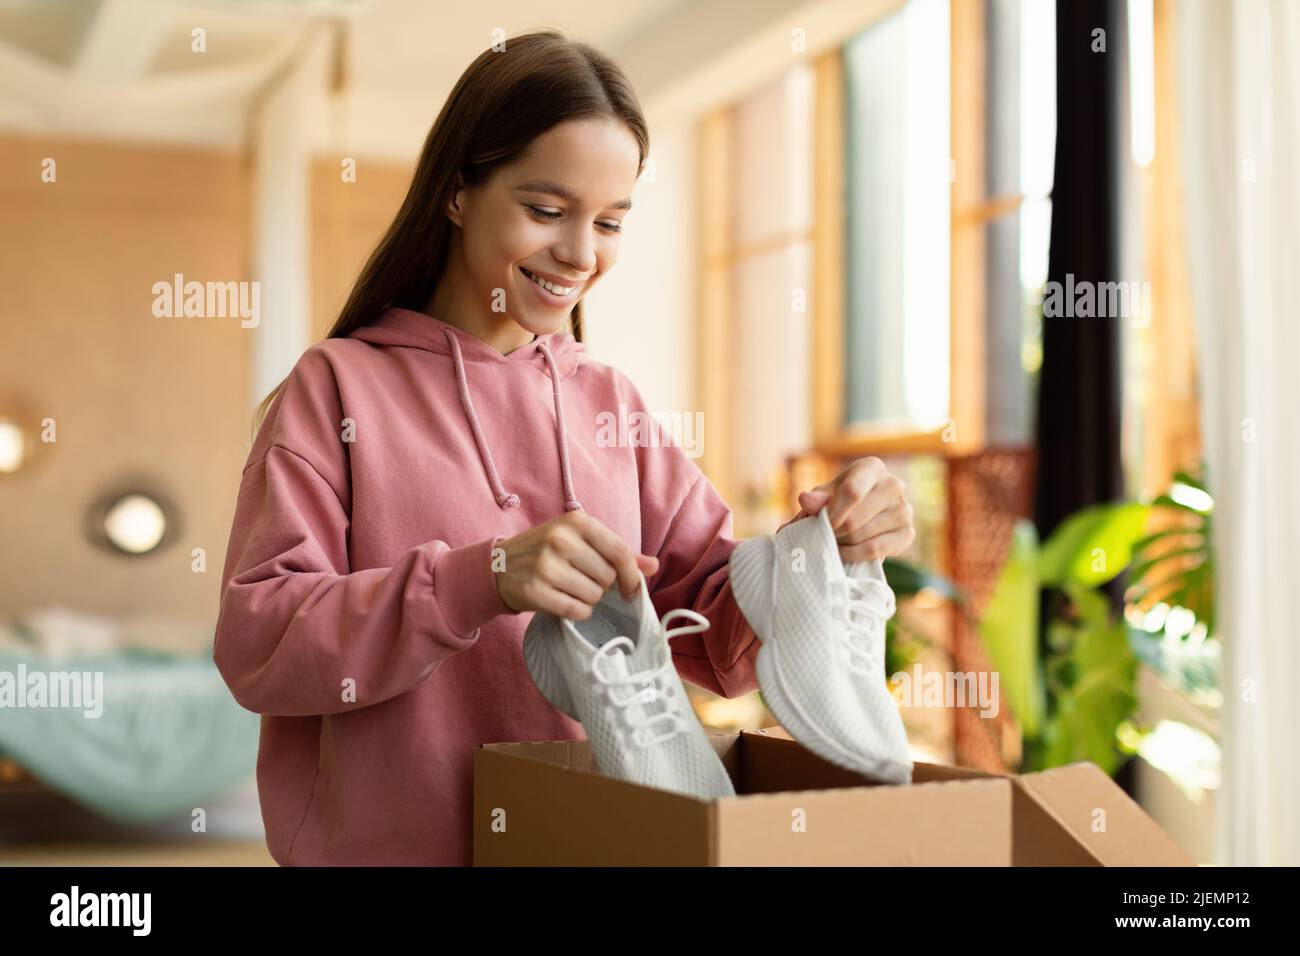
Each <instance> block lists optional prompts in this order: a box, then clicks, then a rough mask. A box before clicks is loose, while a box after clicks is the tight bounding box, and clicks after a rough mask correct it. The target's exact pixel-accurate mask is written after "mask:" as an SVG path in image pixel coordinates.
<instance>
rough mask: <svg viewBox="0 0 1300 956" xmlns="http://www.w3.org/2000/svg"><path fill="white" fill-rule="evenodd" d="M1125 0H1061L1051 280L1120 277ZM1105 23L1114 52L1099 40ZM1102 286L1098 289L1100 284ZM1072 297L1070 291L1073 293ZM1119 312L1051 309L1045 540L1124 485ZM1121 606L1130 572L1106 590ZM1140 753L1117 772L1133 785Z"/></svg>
mask: <svg viewBox="0 0 1300 956" xmlns="http://www.w3.org/2000/svg"><path fill="white" fill-rule="evenodd" d="M1124 13H1125V7H1124V3H1123V0H1057V3H1056V84H1057V85H1056V129H1057V132H1056V159H1055V169H1056V174H1055V181H1054V184H1053V187H1052V232H1051V249H1050V253H1049V256H1048V268H1047V273H1048V274H1047V278H1048V281H1049V282H1054V283H1059V286H1058V287H1059V288H1061V289H1063V290H1064V289H1067V288H1069V285H1070V283H1069V279H1068V277H1069V276H1073V280H1074V283H1076V284H1077V283H1079V282H1083V281H1086V282H1093V283H1100V282H1115V281H1118V280H1119V279H1120V278H1121V276H1120V274H1119V272H1120V222H1119V216H1120V167H1119V156H1120V150H1121V148H1123V147H1124V144H1125V138H1124V135H1123V134H1124V126H1123V124H1124V122H1125V116H1126V113H1125V112H1124V111H1123V109H1122V105H1123V104H1122V100H1121V98H1120V97H1121V95H1122V94H1123V91H1124V82H1125V80H1124V77H1125V74H1126V68H1125V57H1126V56H1127V53H1126V43H1125V37H1124ZM1097 30H1104V31H1105V52H1100V51H1098V50H1095V49H1094V46H1095V45H1096V44H1097V42H1098V37H1097V34H1096V32H1095V31H1097ZM1094 288H1095V287H1094ZM1063 295H1064V293H1063ZM1122 321H1123V320H1122V319H1121V318H1118V317H1115V316H1109V317H1104V318H1099V317H1096V316H1094V317H1091V318H1080V317H1071V316H1069V315H1058V316H1056V317H1048V316H1044V317H1043V339H1042V340H1043V364H1042V370H1041V373H1040V377H1039V389H1038V414H1037V423H1036V433H1037V435H1036V437H1037V443H1038V464H1037V480H1036V483H1035V493H1034V522H1035V524H1036V525H1037V527H1038V534H1039V540H1046V539H1047V536H1048V535H1050V534H1051V533H1052V532H1053V531H1054V530H1055V529H1056V528H1057V527H1058V526H1059V525H1060V524H1061V523H1062V522H1063V521H1064V520H1065V519H1066V518H1067V517H1069V515H1071V514H1073V513H1074V512H1076V511H1078V510H1079V509H1081V508H1084V507H1086V506H1088V505H1092V504H1098V503H1101V502H1107V501H1114V500H1117V499H1119V498H1121V497H1122V496H1123V494H1124V483H1123V473H1122V470H1121V462H1120V397H1121V392H1120V375H1121V368H1120V335H1121V325H1120V323H1121V322H1122ZM1106 591H1107V593H1108V595H1109V597H1110V600H1111V603H1112V605H1113V607H1114V609H1115V611H1116V613H1121V611H1122V607H1123V599H1122V585H1121V583H1120V580H1116V581H1114V582H1111V584H1110V585H1109V586H1108V587H1107V588H1106ZM1059 601H1060V595H1057V594H1053V593H1049V592H1044V593H1043V595H1042V605H1041V612H1042V617H1041V620H1042V622H1043V623H1042V633H1040V635H1039V647H1040V650H1041V652H1042V653H1043V654H1044V655H1045V654H1046V652H1047V644H1046V631H1047V624H1048V621H1049V620H1050V619H1051V617H1052V616H1053V615H1054V614H1056V613H1059ZM1133 769H1134V768H1133V765H1132V762H1131V761H1130V762H1129V763H1127V764H1126V765H1125V766H1124V767H1123V768H1121V770H1120V771H1119V772H1118V773H1117V774H1116V776H1115V779H1116V782H1117V783H1118V784H1119V785H1120V786H1121V787H1123V788H1124V789H1125V790H1127V791H1129V792H1130V793H1131V792H1132V790H1133Z"/></svg>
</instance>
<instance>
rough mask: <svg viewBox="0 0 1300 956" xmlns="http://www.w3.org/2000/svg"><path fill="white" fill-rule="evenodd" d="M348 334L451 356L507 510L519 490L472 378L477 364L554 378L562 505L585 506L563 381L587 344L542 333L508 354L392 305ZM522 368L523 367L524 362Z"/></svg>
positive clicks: (491, 481) (490, 479)
mask: <svg viewBox="0 0 1300 956" xmlns="http://www.w3.org/2000/svg"><path fill="white" fill-rule="evenodd" d="M348 338H353V339H359V340H360V341H362V342H368V343H370V344H371V345H381V346H399V347H404V348H416V349H423V350H425V351H429V352H436V353H438V354H440V355H446V356H448V357H449V358H450V359H451V362H452V365H453V367H454V368H455V373H456V390H457V392H459V393H460V404H461V408H462V410H463V411H464V414H465V420H466V422H467V424H468V425H469V428H470V431H472V432H473V434H474V442H475V444H476V445H477V446H478V453H479V458H480V459H481V460H482V462H483V472H484V476H485V478H486V480H487V483H488V485H489V487H490V488H491V489H492V497H493V498H494V499H495V500H496V503H497V506H498V507H500V508H502V509H503V510H507V509H510V508H518V507H519V496H518V495H516V494H514V493H513V492H511V491H509V490H507V489H506V488H505V486H504V485H503V484H502V482H501V477H500V475H499V474H498V473H497V468H496V464H495V462H493V460H492V450H491V447H490V445H489V441H488V436H487V435H486V434H485V433H484V431H483V426H482V423H481V422H480V421H479V417H478V414H477V413H476V412H475V411H474V396H473V389H472V388H471V386H470V378H471V376H472V375H473V369H474V368H475V366H482V365H485V364H494V365H519V366H524V365H533V366H535V367H536V368H538V369H539V370H541V371H544V372H545V374H547V375H548V376H549V377H550V379H551V392H552V395H553V397H554V400H555V441H556V445H557V447H558V449H559V455H560V472H561V475H560V477H561V481H562V483H563V486H564V510H565V511H577V510H581V509H582V505H581V503H580V502H579V501H578V498H577V495H576V494H575V493H574V489H573V475H572V469H571V468H570V466H569V440H568V433H567V431H566V429H565V421H564V400H563V395H562V391H563V382H564V380H565V379H567V378H569V377H571V376H572V375H573V373H574V372H575V371H576V370H577V368H578V366H579V365H580V364H582V361H583V358H584V354H585V352H586V347H585V346H584V345H583V344H582V343H581V342H579V341H578V340H577V339H575V338H574V337H573V336H572V335H571V334H569V333H568V332H552V333H551V334H549V335H539V336H537V337H536V338H534V339H533V341H531V342H529V343H528V344H527V345H523V346H520V347H519V348H517V349H515V350H514V351H513V352H511V353H510V354H509V355H502V354H501V353H500V352H498V351H497V350H496V349H494V348H493V347H492V346H490V345H488V343H486V342H484V341H483V340H482V339H480V338H477V337H475V336H473V335H471V334H470V333H468V332H466V331H465V330H463V329H461V328H458V327H456V326H454V325H451V324H450V323H447V322H444V321H442V320H441V319H438V318H434V317H433V316H430V315H425V314H424V313H423V312H414V311H412V310H410V309H404V308H400V307H397V306H392V307H389V308H388V309H387V310H385V312H384V314H383V315H382V316H381V317H380V318H379V319H378V321H376V322H374V323H372V324H370V325H365V326H362V327H361V328H359V329H356V330H355V331H353V332H352V333H351V334H350V335H349V336H348ZM520 371H521V372H522V371H523V369H522V367H521V369H520Z"/></svg>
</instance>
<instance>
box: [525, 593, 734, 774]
mask: <svg viewBox="0 0 1300 956" xmlns="http://www.w3.org/2000/svg"><path fill="white" fill-rule="evenodd" d="M678 617H685V618H688V619H690V620H691V621H693V622H694V623H693V624H689V625H685V626H681V627H677V628H670V627H668V624H669V622H670V621H671V620H673V619H675V618H678ZM708 627H709V622H708V619H707V618H705V617H704V616H703V615H702V614H697V613H696V612H695V611H690V610H685V609H681V610H674V611H669V612H668V613H667V614H665V615H664V617H663V620H662V621H659V620H656V618H655V609H654V605H653V604H652V603H651V602H650V594H649V592H648V591H647V590H646V583H645V577H644V576H642V577H641V583H640V588H639V590H638V592H637V594H636V596H635V597H634V598H633V599H632V600H631V601H625V600H623V597H622V595H621V594H619V592H618V588H617V587H614V588H611V589H610V590H609V591H607V592H605V596H604V597H602V598H601V599H600V602H599V603H597V604H596V606H595V607H594V608H593V609H592V614H591V617H589V618H587V620H585V621H570V620H566V619H563V618H557V617H555V616H553V615H550V614H544V613H541V612H538V613H537V614H536V615H534V616H533V619H532V621H531V622H530V623H529V625H528V630H527V631H526V632H525V634H524V646H523V653H524V662H525V663H526V664H527V666H528V672H529V673H530V674H531V675H532V677H533V681H534V682H535V683H536V684H537V687H538V689H539V690H541V692H542V693H543V694H544V695H545V696H546V699H547V700H549V701H550V702H551V703H552V704H554V705H555V707H557V708H558V709H559V710H561V711H563V712H564V713H566V714H568V715H569V716H570V717H572V718H573V719H574V720H578V721H581V723H582V726H583V729H584V730H586V732H587V739H588V740H590V741H591V750H592V756H593V758H594V759H595V763H596V766H597V767H598V768H599V769H600V771H601V772H602V773H605V774H608V775H609V776H611V777H618V778H620V779H623V780H630V781H631V782H633V783H639V784H643V785H645V786H648V787H656V788H658V789H661V790H671V791H673V792H674V793H682V794H686V795H687V796H692V797H698V798H699V799H701V800H712V799H715V798H717V797H734V796H735V795H736V790H735V787H734V786H733V785H732V783H731V778H730V777H729V776H727V771H726V768H724V767H723V765H722V761H721V759H719V757H718V754H717V751H716V750H714V749H713V745H712V744H710V743H709V739H708V736H707V735H706V734H705V733H704V728H703V727H702V726H701V725H700V721H699V718H697V717H696V716H695V711H694V710H693V709H692V708H691V703H690V700H689V699H687V697H686V689H685V688H684V687H682V682H681V678H680V677H679V676H678V674H677V668H676V666H675V665H674V664H673V658H672V653H671V652H670V651H669V649H668V639H669V638H671V637H675V636H676V635H678V634H698V633H700V632H701V631H705V630H707V629H708Z"/></svg>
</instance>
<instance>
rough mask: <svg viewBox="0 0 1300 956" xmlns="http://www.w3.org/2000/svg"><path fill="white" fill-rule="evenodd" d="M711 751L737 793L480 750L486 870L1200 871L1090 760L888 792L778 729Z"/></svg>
mask: <svg viewBox="0 0 1300 956" xmlns="http://www.w3.org/2000/svg"><path fill="white" fill-rule="evenodd" d="M710 741H711V742H712V744H713V746H714V747H715V749H716V750H717V751H718V754H719V756H720V757H721V758H722V761H723V764H724V766H726V768H727V772H728V773H729V774H730V775H731V779H732V781H733V782H734V783H735V786H736V792H737V795H736V796H735V797H732V798H727V799H722V800H713V801H705V800H696V799H693V798H690V797H685V796H682V795H680V794H674V793H669V792H666V791H663V790H656V789H653V788H650V787H643V786H639V785H637V784H633V783H628V782H626V781H623V780H617V779H614V778H612V777H606V776H604V775H603V774H601V773H599V772H598V771H597V770H596V769H595V768H594V766H593V764H592V758H591V749H590V746H589V744H588V743H587V741H585V740H567V741H547V742H539V743H497V744H484V745H482V746H480V747H478V748H476V749H475V753H474V863H475V865H476V866H539V865H540V866H570V865H586V866H1012V865H1015V866H1045V865H1065V866H1099V865H1112V866H1116V865H1118V866H1125V865H1141V866H1189V865H1191V860H1190V859H1188V857H1187V856H1186V855H1185V854H1184V853H1183V852H1182V851H1181V850H1180V849H1179V848H1178V847H1177V846H1176V845H1175V844H1174V842H1173V841H1172V840H1170V839H1169V837H1168V836H1167V835H1166V834H1165V833H1163V832H1162V831H1161V830H1160V828H1159V827H1158V826H1156V824H1155V823H1154V822H1153V821H1152V820H1151V819H1150V818H1149V817H1148V816H1147V815H1146V814H1145V813H1143V812H1142V809H1141V808H1140V807H1139V806H1138V805H1137V804H1136V803H1134V802H1133V801H1132V800H1131V799H1129V797H1128V796H1127V795H1126V794H1125V793H1124V792H1123V791H1122V790H1120V789H1119V787H1117V786H1116V785H1115V784H1114V782H1113V781H1111V779H1110V778H1109V777H1107V776H1106V774H1104V773H1103V772H1102V771H1101V770H1100V769H1099V768H1098V767H1096V766H1095V765H1093V764H1088V763H1078V764H1071V765H1069V766H1066V767H1058V768H1054V769H1052V770H1047V771H1043V772H1041V773H1032V774H1025V775H1023V776H1000V775H996V774H986V773H981V772H979V771H976V770H967V769H962V768H958V767H945V766H942V765H939V764H928V763H917V764H915V765H914V770H913V782H912V783H911V784H909V785H906V786H891V785H887V784H877V783H873V782H871V781H869V780H867V779H865V778H864V777H861V776H859V775H858V774H855V773H852V772H850V771H848V770H844V769H842V768H840V767H837V766H834V765H833V764H829V763H827V762H826V761H824V760H822V759H821V758H820V757H818V756H816V755H815V754H813V753H812V752H810V751H809V750H807V749H805V748H804V747H803V746H801V745H800V744H798V743H797V742H795V741H794V740H793V739H792V738H791V737H790V735H789V734H787V733H786V732H785V731H784V730H782V729H781V728H779V727H775V728H767V729H766V730H762V731H744V732H742V733H739V734H710Z"/></svg>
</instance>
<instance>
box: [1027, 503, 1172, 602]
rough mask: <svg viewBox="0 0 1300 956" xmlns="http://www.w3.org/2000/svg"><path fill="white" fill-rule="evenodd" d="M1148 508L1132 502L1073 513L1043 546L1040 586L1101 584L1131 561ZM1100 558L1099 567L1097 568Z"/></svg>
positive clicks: (1039, 568) (1143, 528)
mask: <svg viewBox="0 0 1300 956" xmlns="http://www.w3.org/2000/svg"><path fill="white" fill-rule="evenodd" d="M1150 511H1151V509H1150V506H1148V505H1145V504H1142V503H1141V502H1136V501H1125V502H1119V503H1114V504H1102V505H1093V506H1091V507H1088V508H1084V509H1083V510H1082V511H1079V512H1076V513H1075V514H1073V515H1071V516H1070V517H1069V518H1067V519H1066V520H1065V521H1064V523H1062V524H1061V526H1060V527H1059V528H1057V529H1056V530H1055V531H1054V532H1052V535H1051V536H1050V537H1049V538H1048V539H1047V542H1046V544H1044V545H1043V549H1042V554H1041V556H1040V559H1039V565H1038V573H1039V576H1040V577H1041V578H1042V582H1043V584H1044V585H1048V586H1052V587H1064V586H1065V585H1066V584H1067V583H1070V582H1073V583H1076V584H1079V585H1082V586H1083V587H1088V588H1091V587H1096V586H1097V585H1100V584H1105V583H1106V582H1107V581H1109V580H1111V579H1112V578H1113V577H1115V576H1116V575H1117V574H1119V573H1120V572H1121V571H1123V570H1124V568H1125V567H1126V566H1127V565H1128V563H1129V561H1130V560H1132V554H1133V545H1134V544H1135V543H1136V542H1137V541H1139V540H1141V538H1142V535H1143V532H1144V531H1145V529H1146V522H1147V517H1148V515H1149V514H1150ZM1098 557H1100V559H1101V566H1100V567H1098V566H1097V559H1098Z"/></svg>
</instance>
